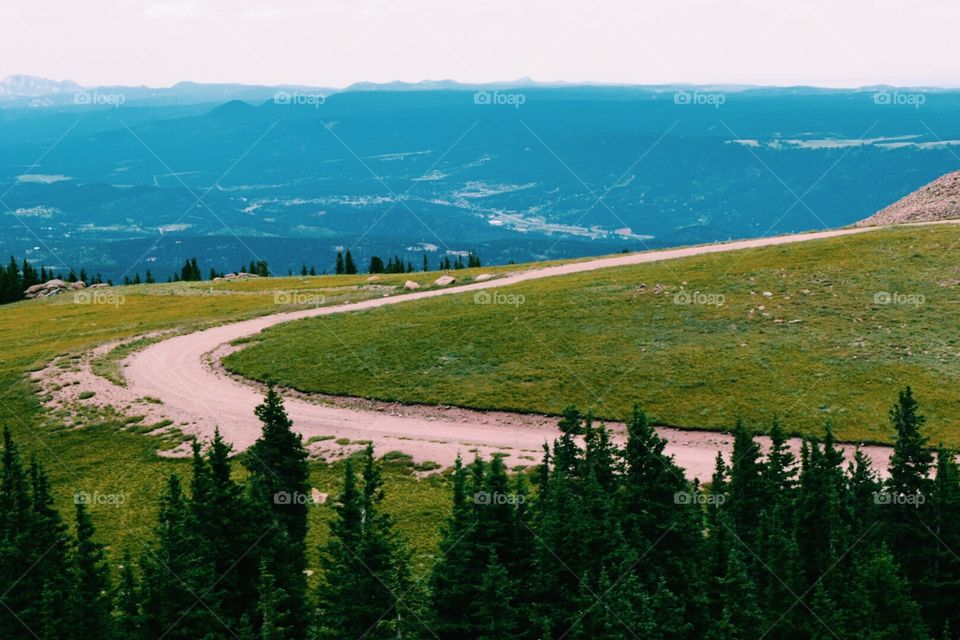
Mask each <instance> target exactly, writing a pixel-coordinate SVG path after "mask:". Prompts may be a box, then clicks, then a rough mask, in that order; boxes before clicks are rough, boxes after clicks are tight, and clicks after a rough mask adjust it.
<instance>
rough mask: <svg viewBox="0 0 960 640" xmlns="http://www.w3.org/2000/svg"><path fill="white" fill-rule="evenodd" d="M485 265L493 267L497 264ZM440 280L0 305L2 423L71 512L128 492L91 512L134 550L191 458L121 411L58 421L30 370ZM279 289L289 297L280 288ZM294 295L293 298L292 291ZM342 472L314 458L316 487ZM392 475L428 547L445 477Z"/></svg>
mask: <svg viewBox="0 0 960 640" xmlns="http://www.w3.org/2000/svg"><path fill="white" fill-rule="evenodd" d="M501 270H502V268H501ZM480 271H484V272H490V273H494V272H496V271H497V269H496V268H494V269H487V268H484V269H482V270H480ZM471 273H473V274H475V273H477V270H473V271H472V272H471V271H463V272H459V277H460V278H461V279H464V278H466V279H469V277H470V275H471ZM436 277H437V274H423V273H417V274H408V275H394V276H387V275H384V276H379V277H378V279H377V281H376V282H375V283H370V282H368V278H367V276H321V277H311V278H299V277H298V278H270V279H264V280H248V281H235V282H221V283H217V284H215V285H212V284H211V283H207V282H199V283H177V284H158V285H139V286H130V287H115V288H113V289H107V290H101V292H100V293H98V294H97V296H99V297H97V298H95V300H96V302H97V303H89V304H78V303H76V302H75V301H74V299H73V296H71V295H63V296H60V297H57V298H51V299H47V300H35V301H25V302H20V303H16V304H12V305H4V306H0V344H2V349H0V426H3V425H6V426H9V428H10V429H11V430H12V432H13V434H14V438H15V439H16V441H17V442H18V444H19V445H20V447H21V449H22V450H23V451H24V452H25V454H26V455H31V454H32V455H35V456H36V457H37V458H38V459H40V460H41V462H43V464H44V465H45V467H46V468H47V470H48V472H49V473H50V475H51V476H52V480H53V482H54V485H55V486H54V489H55V493H56V498H57V503H58V504H57V506H58V507H59V508H60V509H61V511H62V512H63V513H64V514H71V513H72V509H73V504H72V500H73V494H74V493H75V492H78V491H85V492H87V493H90V494H92V493H94V492H99V493H100V494H123V496H124V499H123V504H122V505H120V506H109V505H93V506H92V507H91V511H92V513H93V516H94V519H95V522H96V525H97V527H98V531H99V533H100V536H99V537H100V538H101V539H102V540H104V541H106V542H108V543H110V544H111V545H112V548H113V550H114V551H116V550H117V549H118V548H121V549H122V548H123V546H132V548H133V550H134V551H135V552H136V551H137V544H138V541H139V540H140V539H142V537H143V536H144V534H146V533H147V532H148V531H149V530H150V529H151V528H152V527H153V526H154V522H155V520H154V514H155V508H156V504H157V497H158V496H157V492H158V490H159V488H160V487H161V486H162V482H163V479H164V478H165V477H166V476H167V475H168V474H170V473H172V472H178V473H181V474H182V475H184V477H186V475H187V474H188V473H189V465H188V464H186V463H184V462H183V461H177V460H170V459H167V458H162V457H160V456H158V455H157V454H156V451H157V449H158V447H160V446H161V445H162V443H161V442H160V441H159V439H158V438H153V437H149V436H144V435H139V434H138V433H137V431H138V429H137V428H136V427H134V428H131V427H130V425H128V424H127V422H126V420H125V419H124V417H122V416H117V415H110V414H101V415H97V414H94V415H91V416H90V417H89V419H88V420H87V422H86V424H84V426H83V427H82V428H77V429H65V428H64V427H63V425H62V424H61V423H59V422H58V420H57V418H56V417H55V416H50V415H47V414H46V413H45V412H44V411H43V410H42V407H41V405H40V400H39V399H38V398H37V397H36V395H35V392H34V386H33V384H32V383H31V382H30V380H29V373H30V371H32V370H35V369H40V368H42V367H43V366H44V365H46V364H47V363H48V362H49V361H50V360H51V359H53V358H54V357H55V356H59V355H71V354H74V355H77V354H79V353H81V352H83V351H86V350H88V349H91V348H93V347H95V346H96V345H98V344H101V343H104V342H109V341H113V340H117V339H121V338H126V337H130V336H135V335H139V334H143V333H146V332H151V331H156V330H164V329H172V330H191V329H196V328H200V327H203V326H206V325H211V324H217V323H221V322H225V321H233V320H238V319H242V318H244V317H250V316H255V315H260V314H265V313H276V312H278V311H287V310H292V309H296V308H299V306H298V305H293V304H288V303H290V302H291V301H293V302H302V303H306V304H305V305H301V306H312V305H313V304H317V303H322V304H336V303H339V302H344V301H347V300H362V299H366V298H370V297H379V296H383V295H388V294H389V293H391V292H395V291H400V289H395V290H392V291H391V290H389V289H384V288H383V287H384V286H387V287H389V286H393V285H402V284H403V282H404V281H405V280H406V279H408V278H410V279H413V280H416V281H418V282H420V283H421V284H423V285H425V286H426V285H428V284H429V283H430V282H432V281H433V279H435V278H436ZM277 291H281V292H285V295H281V296H277V295H276V292H277ZM290 292H296V293H298V294H300V295H297V296H294V295H287V294H289V293H290ZM321 301H322V302H321ZM67 361H68V362H71V361H72V360H70V359H69V358H68V360H67ZM379 453H381V454H382V453H386V452H385V451H381V452H379ZM237 466H238V468H239V465H237ZM338 473H339V469H338V468H336V467H327V466H325V465H320V464H318V465H315V468H314V486H316V487H317V488H319V489H320V490H321V491H324V492H328V493H331V494H333V493H335V492H336V487H337V483H338V481H339V480H338V477H337V476H338ZM388 477H389V479H390V491H391V496H390V501H389V502H390V505H391V507H392V508H393V509H394V510H395V512H396V513H397V515H398V518H399V519H400V521H401V522H402V523H403V524H404V526H405V528H406V530H407V532H408V533H409V534H410V537H411V538H413V539H414V540H416V541H417V542H418V548H420V549H429V548H430V547H431V545H432V541H433V536H435V527H434V525H435V524H436V522H437V518H439V517H440V515H441V514H442V513H443V512H444V509H445V501H444V500H437V492H445V491H446V488H445V486H444V483H443V482H442V481H440V480H439V479H435V480H430V481H427V482H419V481H416V480H415V479H414V478H413V477H412V476H411V475H410V473H409V470H408V469H406V468H405V467H404V466H403V465H396V464H395V465H392V466H391V470H389V471H388ZM329 511H330V510H329V508H328V507H318V508H317V509H316V510H314V511H312V512H311V513H312V517H313V519H314V521H315V522H316V523H319V522H320V521H321V520H323V519H324V518H325V517H326V516H327V515H328V513H329ZM71 517H72V516H71ZM324 533H325V527H321V526H314V527H313V534H314V535H315V536H318V537H319V536H322V535H323V534H324Z"/></svg>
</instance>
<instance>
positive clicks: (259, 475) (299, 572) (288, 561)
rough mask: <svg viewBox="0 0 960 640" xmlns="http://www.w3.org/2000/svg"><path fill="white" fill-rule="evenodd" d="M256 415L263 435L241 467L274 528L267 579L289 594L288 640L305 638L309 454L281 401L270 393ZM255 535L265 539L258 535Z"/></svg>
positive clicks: (274, 394)
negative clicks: (290, 639)
mask: <svg viewBox="0 0 960 640" xmlns="http://www.w3.org/2000/svg"><path fill="white" fill-rule="evenodd" d="M255 413H256V415H257V417H258V418H260V421H261V422H262V423H263V431H262V433H261V435H260V437H259V438H258V439H257V441H256V442H255V443H254V444H253V446H252V447H250V448H249V449H248V450H247V453H246V455H245V458H244V465H245V466H246V468H247V470H248V471H249V472H250V480H249V485H250V495H251V498H252V499H253V502H254V505H258V506H259V507H260V508H261V509H266V510H267V511H268V512H269V513H270V514H272V517H273V519H274V521H275V522H276V527H275V528H274V529H273V531H272V532H271V533H270V544H269V545H268V546H267V547H266V548H265V551H264V553H266V554H268V566H269V569H270V573H271V574H272V575H273V576H274V577H275V578H276V580H277V582H278V583H279V584H280V585H282V586H283V588H284V590H285V591H286V593H287V599H286V603H287V605H288V606H289V610H288V611H286V612H284V615H285V616H286V617H287V618H286V619H287V621H288V625H289V627H290V632H289V635H290V637H291V638H294V639H299V638H303V637H304V636H305V634H306V628H307V624H308V614H307V593H306V591H307V581H306V574H305V571H306V569H307V555H306V536H307V508H308V504H307V503H308V499H309V496H310V488H309V485H308V483H307V480H308V477H309V468H308V466H307V450H306V449H305V448H304V446H303V439H302V437H301V436H300V435H299V434H297V433H295V432H294V431H293V423H292V422H291V420H290V418H289V416H287V412H286V409H284V407H283V399H282V398H281V397H280V394H278V393H277V391H276V390H275V389H274V388H273V387H270V389H269V390H268V391H267V395H266V397H265V398H264V401H263V403H262V404H260V405H259V406H257V408H256V410H255ZM257 533H258V535H265V533H264V532H263V531H258V532H257Z"/></svg>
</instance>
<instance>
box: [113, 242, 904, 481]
mask: <svg viewBox="0 0 960 640" xmlns="http://www.w3.org/2000/svg"><path fill="white" fill-rule="evenodd" d="M877 228H878V227H857V228H848V229H835V230H829V231H819V232H813V233H802V234H793V235H786V236H777V237H771V238H757V239H750V240H740V241H736V242H728V243H723V244H712V245H702V246H693V247H683V248H678V249H665V250H662V251H650V252H644V253H634V254H625V255H619V256H614V257H608V258H600V259H596V260H587V261H584V262H574V263H568V264H563V265H557V266H551V267H544V268H541V269H533V270H529V271H523V272H519V273H515V274H512V275H508V276H505V277H502V278H497V279H493V280H489V281H486V282H479V283H471V284H466V285H460V286H451V287H448V288H445V289H434V290H430V291H420V292H414V293H409V294H403V295H397V296H393V297H386V298H376V299H371V300H365V301H363V302H358V303H352V304H344V305H337V306H330V307H320V308H316V309H308V310H303V311H295V312H287V313H278V314H273V315H269V316H263V317H259V318H254V319H252V320H244V321H241V322H235V323H231V324H226V325H223V326H219V327H215V328H212V329H206V330H203V331H198V332H195V333H190V334H186V335H181V336H177V337H173V338H169V339H167V340H163V341H161V342H158V343H156V344H153V345H151V346H149V347H147V348H146V349H143V350H142V351H139V352H137V353H134V354H133V355H131V356H130V357H128V358H127V359H126V361H125V362H124V368H123V371H124V375H125V377H126V379H127V382H128V387H129V391H130V392H131V393H133V394H135V395H136V396H138V397H143V396H150V397H153V398H158V399H160V400H161V401H162V402H163V411H164V413H166V414H169V417H170V418H171V419H174V421H175V422H176V423H177V424H183V423H188V424H189V426H188V428H187V429H186V430H187V431H192V432H194V433H196V434H197V435H201V436H208V435H210V434H212V432H213V429H214V427H215V426H216V427H219V429H220V431H221V433H222V434H223V436H224V438H226V439H227V440H228V441H230V442H231V443H233V445H234V446H235V447H236V448H237V449H239V450H242V449H244V448H246V447H247V446H249V445H250V444H252V443H253V442H254V440H255V439H256V438H257V436H258V435H259V427H260V425H259V422H258V421H257V419H256V417H255V416H254V415H253V409H254V407H255V406H256V405H257V404H258V403H259V402H260V400H261V398H262V391H261V390H260V389H258V388H257V387H256V385H252V384H245V383H242V382H239V381H237V380H235V379H233V378H231V377H229V376H226V375H224V374H223V373H222V372H220V371H219V370H218V369H217V367H215V366H211V365H210V364H209V363H208V362H207V360H208V359H209V358H208V357H207V355H208V354H210V353H212V352H214V351H216V350H218V349H220V350H222V348H223V345H225V344H227V343H229V342H231V341H233V340H237V339H239V338H244V337H248V336H252V335H254V334H256V333H258V332H260V331H262V330H263V329H266V328H267V327H272V326H274V325H277V324H280V323H283V322H290V321H292V320H299V319H301V318H312V317H316V316H326V315H333V314H337V313H349V312H352V311H360V310H363V309H375V308H378V307H385V306H388V305H395V304H403V303H405V302H408V301H411V300H424V299H426V298H434V297H437V296H445V295H452V294H456V293H464V292H469V291H478V290H482V289H488V288H498V289H499V288H502V287H507V286H510V285H514V284H518V283H521V282H527V281H530V280H537V279H539V278H549V277H553V276H560V275H569V274H574V273H583V272H586V271H594V270H597V269H606V268H611V267H622V266H628V265H638V264H645V263H649V262H660V261H664V260H672V259H676V258H684V257H689V256H697V255H704V254H709V253H722V252H727V251H738V250H741V249H750V248H757V247H769V246H775V245H783V244H792V243H797V242H806V241H809V240H819V239H824V238H834V237H838V236H846V235H853V234H858V233H869V232H871V231H873V230H874V229H877ZM286 406H287V410H288V412H289V414H290V416H291V418H292V419H293V422H294V425H295V428H296V429H297V430H298V431H299V432H300V433H302V434H303V435H304V436H305V438H310V437H311V436H335V437H336V438H337V439H340V438H347V439H350V440H372V441H373V442H374V443H375V444H376V445H377V448H378V450H379V451H380V452H381V453H384V452H386V451H389V450H402V451H404V452H406V453H409V454H411V455H413V456H414V458H415V459H417V460H421V461H422V460H428V459H429V460H433V461H436V462H439V463H440V464H444V465H446V464H450V463H451V462H452V461H453V459H454V458H455V456H456V455H457V453H458V452H459V453H461V454H463V455H464V457H470V456H471V455H472V453H470V452H472V451H474V450H476V451H479V452H480V453H484V454H487V455H489V454H490V453H492V452H494V451H500V452H505V453H509V454H510V455H511V458H508V460H509V461H510V462H511V464H519V463H523V461H524V460H531V459H534V458H538V457H539V452H540V450H541V448H542V445H543V443H544V442H545V441H550V440H552V439H553V438H555V437H556V435H557V433H558V432H557V430H556V429H555V428H554V427H553V426H552V423H551V422H550V421H548V420H545V419H539V420H538V419H535V418H532V417H529V416H512V417H511V416H509V414H497V413H494V414H486V413H481V412H469V411H464V410H456V411H454V412H451V413H450V415H447V414H445V413H444V412H442V411H439V412H434V413H432V414H429V415H427V414H425V412H423V411H416V410H414V409H400V410H398V411H390V412H383V411H365V410H357V409H349V408H343V407H339V406H330V405H325V404H319V403H313V402H308V401H306V400H301V399H297V398H288V399H287V400H286ZM428 413H429V412H428ZM663 433H664V435H665V436H666V437H667V439H668V443H669V444H668V447H667V452H668V453H671V454H673V455H674V456H675V457H676V460H677V462H678V464H680V465H681V466H683V467H684V468H685V469H686V470H687V472H688V474H689V475H691V476H695V477H699V478H701V479H707V478H709V476H710V472H711V470H712V468H713V464H714V459H715V457H716V453H717V451H718V450H719V451H723V452H724V453H729V449H730V446H731V441H730V438H729V437H727V436H725V435H723V434H718V433H708V432H690V431H679V430H675V429H664V430H663ZM794 444H796V443H794ZM324 445H327V446H326V450H329V451H336V450H337V445H335V444H334V441H333V440H332V439H328V440H326V441H324V442H323V443H321V444H320V446H319V448H320V449H324ZM868 454H869V455H870V456H871V457H872V458H874V461H875V464H876V465H877V466H878V467H879V468H885V466H886V460H887V458H888V457H889V449H888V448H886V447H869V448H868Z"/></svg>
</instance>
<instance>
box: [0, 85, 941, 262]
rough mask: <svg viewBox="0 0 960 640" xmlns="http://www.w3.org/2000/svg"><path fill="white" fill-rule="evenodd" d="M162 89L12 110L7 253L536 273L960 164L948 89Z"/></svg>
mask: <svg viewBox="0 0 960 640" xmlns="http://www.w3.org/2000/svg"><path fill="white" fill-rule="evenodd" d="M149 91H154V92H158V91H159V92H161V93H163V92H164V91H165V92H166V93H163V95H160V94H154V95H153V97H151V95H150V94H149V93H148V92H141V93H136V92H135V90H133V89H130V88H123V87H120V88H96V89H83V92H84V93H83V94H82V97H81V98H80V99H79V100H69V101H65V102H64V101H60V102H56V101H43V100H41V101H40V102H36V100H37V96H34V97H33V100H34V101H35V102H33V103H32V104H33V106H31V107H27V106H23V105H22V104H20V105H19V106H18V105H17V104H16V103H8V104H7V108H3V109H0V136H2V139H3V140H4V145H3V146H2V147H0V193H4V192H6V194H5V195H4V196H3V197H2V198H0V199H2V201H3V202H4V203H5V204H6V205H7V208H4V207H2V206H0V229H2V234H0V249H2V250H4V251H6V252H8V253H9V252H14V253H17V254H18V255H24V254H29V255H30V257H31V258H32V259H35V260H36V261H38V262H40V263H43V264H46V265H51V264H53V265H56V264H58V262H57V258H58V257H59V259H60V260H63V261H64V262H69V263H70V264H71V265H73V264H78V265H79V264H80V263H83V264H84V265H86V266H88V268H89V269H92V270H101V271H102V272H104V274H105V275H106V274H108V273H109V274H111V275H114V276H116V275H118V274H119V273H122V272H124V271H125V270H126V269H127V268H128V267H129V266H130V264H132V263H134V262H136V263H137V265H138V266H136V267H134V269H133V270H134V271H143V270H144V269H145V268H147V267H148V266H150V265H154V266H153V267H152V268H153V269H154V271H155V272H159V273H160V274H162V275H165V274H166V273H169V272H170V271H172V268H173V267H174V266H175V265H176V264H177V263H178V262H182V258H183V256H184V255H194V254H196V255H200V256H203V257H204V260H205V261H206V264H205V265H204V266H205V267H207V266H214V267H216V268H218V269H232V268H236V266H237V265H238V264H239V263H240V262H241V261H249V260H250V259H251V258H252V257H253V255H251V254H255V255H256V256H257V257H263V258H264V259H267V260H269V261H270V262H271V264H272V265H274V267H275V269H277V270H282V271H286V269H287V268H288V267H290V268H298V267H299V265H300V264H301V263H302V262H306V263H307V264H316V265H317V266H318V268H321V269H324V268H327V267H328V266H329V264H330V262H331V257H332V255H333V254H334V252H335V251H336V248H337V247H340V246H353V247H355V249H354V252H355V253H356V254H357V255H358V256H359V258H360V260H364V259H365V258H366V257H367V256H369V255H371V254H373V253H380V254H385V253H389V254H392V253H401V252H403V251H404V250H405V249H406V248H408V247H409V248H411V249H410V250H409V251H408V252H407V255H409V256H410V257H412V259H414V260H418V257H417V256H418V255H419V251H420V250H422V248H423V247H426V249H427V250H429V251H431V252H434V251H435V252H437V253H442V252H444V251H465V250H476V251H478V252H479V253H480V255H481V256H483V257H484V258H485V259H487V260H488V261H506V260H509V259H513V260H518V261H519V260H528V259H533V258H549V257H562V256H569V255H586V254H592V253H601V252H609V251H618V250H621V249H630V250H635V249H641V248H645V247H659V246H668V245H676V244H685V243H691V242H705V241H713V240H723V239H728V238H737V237H745V236H757V235H765V234H775V233H785V232H790V231H798V230H805V229H815V228H822V227H832V226H839V225H845V224H849V223H852V222H854V221H856V220H859V219H861V218H864V217H866V216H868V215H870V214H872V213H873V212H875V211H877V210H878V209H880V208H882V207H884V206H885V205H887V204H889V203H891V202H893V201H895V200H897V199H898V198H900V197H902V196H903V195H905V194H907V193H909V192H911V191H913V190H914V189H916V188H917V187H919V186H920V185H922V184H925V183H927V182H929V181H930V180H932V179H934V178H936V177H937V176H939V175H941V174H943V173H946V172H948V171H951V170H955V169H957V168H958V165H960V159H958V152H960V118H958V115H960V93H958V92H951V91H942V90H924V91H920V90H908V89H895V88H890V87H873V88H869V89H861V90H828V89H816V88H809V87H794V88H779V89H771V88H755V87H739V86H717V87H693V86H682V85H677V86H660V87H619V86H615V87H611V86H562V85H536V84H533V83H529V82H518V83H503V84H500V85H489V86H469V87H468V86H463V85H457V84H456V83H453V82H449V81H441V82H432V83H420V84H412V85H402V84H396V83H394V84H389V85H370V84H364V85H357V86H354V87H352V88H348V89H347V90H343V91H336V92H335V91H330V90H326V89H311V88H306V87H249V86H241V85H216V86H213V87H211V86H207V85H184V86H181V85H177V86H176V87H173V88H170V89H167V90H149ZM54 95H60V96H63V95H65V94H64V93H63V92H60V93H58V94H54ZM134 95H136V97H135V98H134V97H133V96H134ZM117 96H123V97H122V98H118V97H117ZM251 96H254V97H255V98H251ZM38 159H39V160H38ZM35 247H38V248H37V249H35ZM190 252H193V253H192V254H191V253H190ZM54 254H55V255H54ZM141 255H142V256H143V260H144V261H142V262H139V261H138V259H139V258H140V257H141ZM148 260H149V262H146V261H148Z"/></svg>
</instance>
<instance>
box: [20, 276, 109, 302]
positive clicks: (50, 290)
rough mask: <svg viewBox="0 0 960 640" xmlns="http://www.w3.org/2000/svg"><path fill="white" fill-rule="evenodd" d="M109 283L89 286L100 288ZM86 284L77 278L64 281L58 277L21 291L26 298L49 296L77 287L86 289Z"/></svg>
mask: <svg viewBox="0 0 960 640" xmlns="http://www.w3.org/2000/svg"><path fill="white" fill-rule="evenodd" d="M109 286H110V285H108V284H106V283H103V284H95V285H92V286H91V287H90V288H91V289H92V288H94V287H96V288H98V289H99V288H102V287H109ZM86 288H87V285H86V283H85V282H84V281H83V280H77V281H76V282H64V281H63V280H60V279H59V278H54V279H53V280H47V281H46V282H44V283H42V284H35V285H33V286H32V287H29V288H28V289H27V290H26V291H24V292H23V295H24V296H26V297H27V298H49V297H50V296H55V295H59V294H61V293H63V292H64V291H76V290H78V289H86Z"/></svg>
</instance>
